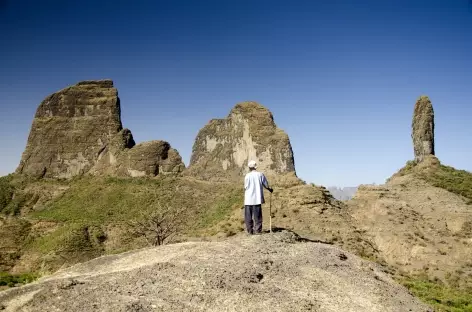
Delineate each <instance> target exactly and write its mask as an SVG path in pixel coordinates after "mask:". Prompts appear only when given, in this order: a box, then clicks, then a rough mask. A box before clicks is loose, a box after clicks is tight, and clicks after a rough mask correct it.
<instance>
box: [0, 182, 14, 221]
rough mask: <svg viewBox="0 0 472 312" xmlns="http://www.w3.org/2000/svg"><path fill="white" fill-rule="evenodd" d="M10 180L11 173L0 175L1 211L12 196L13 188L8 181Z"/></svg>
mask: <svg viewBox="0 0 472 312" xmlns="http://www.w3.org/2000/svg"><path fill="white" fill-rule="evenodd" d="M11 180H12V177H11V175H9V176H4V177H0V212H3V210H4V209H5V208H6V207H7V206H8V205H9V204H10V202H11V200H12V198H13V193H14V190H15V189H14V187H13V186H12V185H11V183H10V182H11Z"/></svg>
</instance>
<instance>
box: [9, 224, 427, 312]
mask: <svg viewBox="0 0 472 312" xmlns="http://www.w3.org/2000/svg"><path fill="white" fill-rule="evenodd" d="M248 264H250V265H248ZM0 307H1V308H3V309H4V310H6V311H70V312H75V311H208V312H210V311H352V312H364V311H385V312H393V311H417V312H419V311H422V312H426V311H432V310H431V309H430V308H429V307H428V306H427V305H425V304H423V303H421V302H420V301H419V300H418V299H417V298H415V297H413V295H412V294H410V293H409V291H408V290H407V289H406V288H404V287H403V286H401V285H399V284H397V283H395V281H394V280H392V278H391V276H390V275H389V274H387V273H385V269H384V268H382V267H381V266H379V265H377V264H374V263H371V262H368V261H366V260H363V259H361V258H359V257H357V256H355V255H353V254H351V253H348V252H346V251H343V250H342V249H339V248H337V247H334V246H330V245H327V244H320V243H314V242H310V241H304V240H303V239H301V238H300V237H299V236H298V235H296V234H294V233H291V232H287V231H283V232H278V233H273V234H272V235H258V236H255V237H247V236H244V235H237V236H235V237H233V238H231V239H228V240H221V241H213V242H186V243H180V244H173V245H167V246H160V247H157V248H145V249H140V250H136V251H132V252H127V253H124V254H117V255H109V256H104V257H101V258H97V259H94V260H91V261H88V262H85V263H82V264H78V265H75V266H72V267H70V268H66V269H63V270H62V271H59V272H57V273H55V274H54V275H51V276H46V277H43V278H42V279H40V280H39V281H38V282H35V283H32V284H28V285H25V286H22V287H15V288H12V289H10V290H7V291H3V292H0ZM248 307H250V308H248Z"/></svg>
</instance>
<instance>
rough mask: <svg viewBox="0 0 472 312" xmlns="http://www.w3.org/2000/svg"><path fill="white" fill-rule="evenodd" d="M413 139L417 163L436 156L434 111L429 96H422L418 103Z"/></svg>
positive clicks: (413, 123) (414, 118)
mask: <svg viewBox="0 0 472 312" xmlns="http://www.w3.org/2000/svg"><path fill="white" fill-rule="evenodd" d="M411 137H412V139H413V148H414V152H415V160H416V161H418V162H420V161H423V159H424V158H425V156H428V155H434V110H433V105H432V104H431V101H430V99H429V97H427V96H420V98H419V99H418V100H417V101H416V104H415V111H414V114H413V122H412V134H411Z"/></svg>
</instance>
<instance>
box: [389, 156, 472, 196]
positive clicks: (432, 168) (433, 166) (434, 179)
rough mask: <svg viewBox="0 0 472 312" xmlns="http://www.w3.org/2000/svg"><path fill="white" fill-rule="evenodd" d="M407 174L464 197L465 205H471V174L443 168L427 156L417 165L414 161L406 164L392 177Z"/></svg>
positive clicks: (431, 157)
mask: <svg viewBox="0 0 472 312" xmlns="http://www.w3.org/2000/svg"><path fill="white" fill-rule="evenodd" d="M407 174H413V175H414V176H416V177H418V178H420V179H422V180H424V181H426V182H428V183H430V184H431V185H433V186H436V187H440V188H443V189H445V190H448V191H449V192H452V193H455V194H457V195H461V196H464V197H465V198H467V203H468V204H469V205H470V204H472V173H471V172H468V171H465V170H458V169H455V168H453V167H450V166H445V165H443V164H441V163H440V161H439V160H438V159H437V158H436V157H434V156H429V157H428V158H427V159H426V160H425V161H423V162H421V163H419V164H418V163H417V162H415V161H409V162H407V164H406V166H405V167H403V168H402V169H400V171H399V172H398V173H397V174H396V175H394V177H395V176H404V175H407Z"/></svg>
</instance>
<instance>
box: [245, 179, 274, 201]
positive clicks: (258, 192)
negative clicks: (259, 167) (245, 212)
mask: <svg viewBox="0 0 472 312" xmlns="http://www.w3.org/2000/svg"><path fill="white" fill-rule="evenodd" d="M263 187H266V188H269V182H267V179H266V177H265V176H264V174H263V173H262V172H258V171H255V170H253V171H251V172H249V173H248V174H246V176H245V177H244V190H245V191H244V205H261V204H263V203H264V191H263Z"/></svg>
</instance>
